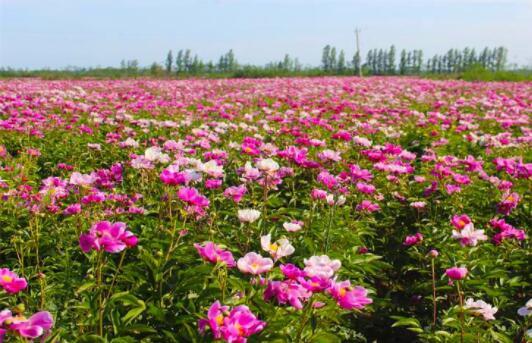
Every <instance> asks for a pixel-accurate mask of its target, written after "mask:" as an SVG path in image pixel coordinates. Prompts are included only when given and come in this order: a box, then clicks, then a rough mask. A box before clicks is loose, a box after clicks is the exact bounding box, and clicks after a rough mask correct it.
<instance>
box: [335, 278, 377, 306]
mask: <svg viewBox="0 0 532 343" xmlns="http://www.w3.org/2000/svg"><path fill="white" fill-rule="evenodd" d="M328 292H329V293H330V294H331V295H332V297H333V298H334V299H336V302H337V303H338V305H339V306H340V307H342V308H344V309H346V310H353V309H357V310H359V309H362V308H364V307H365V306H366V305H368V304H371V303H372V302H373V301H372V300H371V299H370V298H368V297H367V295H368V291H367V290H366V289H365V288H363V287H360V286H357V287H354V288H353V287H352V286H351V283H350V282H349V281H348V280H346V281H340V282H335V283H333V285H332V286H331V287H330V288H329V289H328Z"/></svg>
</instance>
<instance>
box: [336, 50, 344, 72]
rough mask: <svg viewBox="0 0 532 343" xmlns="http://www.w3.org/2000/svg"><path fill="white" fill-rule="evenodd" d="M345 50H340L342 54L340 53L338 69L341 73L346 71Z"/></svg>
mask: <svg viewBox="0 0 532 343" xmlns="http://www.w3.org/2000/svg"><path fill="white" fill-rule="evenodd" d="M345 67H346V66H345V52H344V50H340V54H339V55H338V67H337V70H338V71H339V72H340V73H343V72H344V71H345Z"/></svg>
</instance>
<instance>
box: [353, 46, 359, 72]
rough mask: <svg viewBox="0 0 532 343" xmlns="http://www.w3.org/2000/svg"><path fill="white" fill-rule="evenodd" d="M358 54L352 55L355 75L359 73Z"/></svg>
mask: <svg viewBox="0 0 532 343" xmlns="http://www.w3.org/2000/svg"><path fill="white" fill-rule="evenodd" d="M360 62H361V61H360V53H359V52H358V51H357V52H356V53H355V54H354V55H353V62H352V64H353V71H354V73H355V75H359V73H360V68H361V66H360Z"/></svg>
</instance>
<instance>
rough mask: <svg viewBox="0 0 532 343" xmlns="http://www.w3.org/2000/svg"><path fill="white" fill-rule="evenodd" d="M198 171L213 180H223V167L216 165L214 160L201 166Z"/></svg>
mask: <svg viewBox="0 0 532 343" xmlns="http://www.w3.org/2000/svg"><path fill="white" fill-rule="evenodd" d="M200 170H201V171H202V172H204V173H205V174H207V175H209V176H210V177H214V178H223V177H224V167H223V166H220V165H218V163H217V162H216V161H215V160H210V161H209V162H207V163H204V164H202V165H201V167H200Z"/></svg>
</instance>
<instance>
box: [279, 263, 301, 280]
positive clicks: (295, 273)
mask: <svg viewBox="0 0 532 343" xmlns="http://www.w3.org/2000/svg"><path fill="white" fill-rule="evenodd" d="M279 269H281V272H282V273H283V275H284V276H285V277H286V278H288V279H293V280H297V279H298V278H299V277H302V276H305V272H304V271H302V270H301V269H299V268H298V267H297V266H295V265H293V264H291V263H287V264H281V265H280V266H279Z"/></svg>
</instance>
